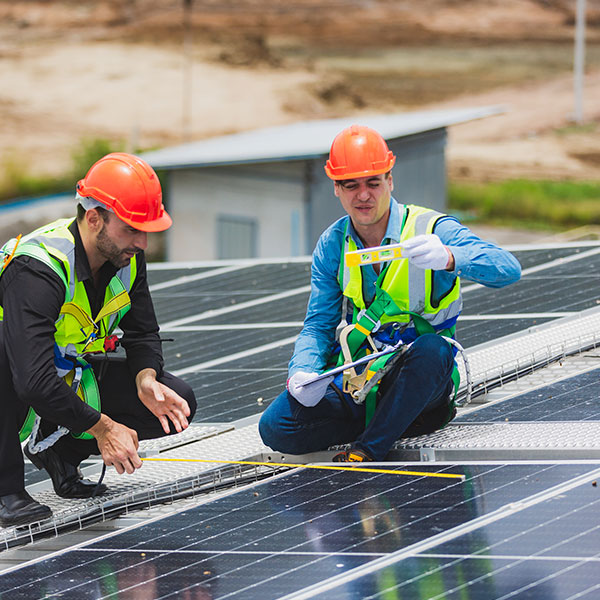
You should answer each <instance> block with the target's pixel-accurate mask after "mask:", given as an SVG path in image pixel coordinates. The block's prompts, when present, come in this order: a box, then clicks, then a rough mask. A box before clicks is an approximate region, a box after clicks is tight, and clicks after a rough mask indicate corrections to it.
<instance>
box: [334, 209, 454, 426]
mask: <svg viewBox="0 0 600 600" xmlns="http://www.w3.org/2000/svg"><path fill="white" fill-rule="evenodd" d="M444 216H445V215H443V214H442V213H439V212H437V211H434V210H431V209H428V208H423V207H420V206H414V205H406V206H405V207H404V215H403V220H402V228H401V235H400V242H403V241H405V240H407V239H409V238H411V237H413V236H416V235H422V234H428V233H432V232H433V229H434V227H435V224H436V223H437V222H438V220H439V219H440V218H442V217H444ZM355 250H357V247H356V243H355V242H354V240H353V239H352V237H351V236H350V235H349V233H348V226H346V231H345V232H344V244H343V247H342V253H341V259H340V267H339V271H338V281H339V284H340V289H341V290H342V293H343V295H344V297H345V298H346V299H347V300H346V301H345V302H344V303H343V304H344V308H343V312H344V314H343V315H342V319H343V320H345V319H346V315H347V313H348V312H349V309H348V308H346V304H348V303H349V302H350V303H351V305H352V307H353V310H352V327H349V328H348V329H349V330H350V331H349V333H347V337H345V339H344V346H345V347H346V350H347V352H346V354H345V355H344V353H343V352H342V351H341V352H340V354H339V355H338V357H337V364H338V365H342V364H344V362H348V361H349V360H350V359H351V360H356V359H358V358H360V357H361V356H362V355H364V354H366V353H369V352H370V350H369V349H367V348H365V341H368V342H370V341H371V340H373V341H375V342H377V340H378V338H379V337H384V336H382V334H381V333H380V332H381V331H382V330H381V329H380V327H382V326H385V325H390V324H395V325H394V326H395V327H396V328H399V329H400V330H402V329H403V328H405V327H407V326H409V325H410V324H411V323H412V325H413V326H414V328H415V330H416V333H417V335H422V334H424V333H437V334H441V335H445V336H450V337H454V331H455V324H456V319H457V317H458V315H459V314H460V312H461V310H462V296H461V293H460V279H459V278H458V277H457V278H456V279H455V280H454V283H453V284H452V286H451V287H450V289H449V290H448V291H447V292H446V293H445V294H444V295H443V296H441V297H437V298H436V297H435V295H434V271H432V270H429V269H427V270H425V269H421V268H419V267H415V266H414V265H412V264H410V262H409V261H408V260H405V259H397V260H393V261H390V262H389V263H388V264H387V266H386V267H385V268H383V269H382V271H381V273H380V274H379V277H378V279H377V282H376V284H375V296H374V298H373V301H372V302H371V303H370V304H369V306H367V305H366V302H365V299H364V297H363V282H362V274H361V267H360V266H358V265H357V266H354V267H348V266H347V265H346V262H345V254H346V252H350V251H355ZM348 301H349V302H348ZM385 337H387V338H388V341H389V336H387V335H385ZM373 350H375V348H373ZM392 356H393V355H392V354H390V355H387V356H383V357H381V358H379V359H378V360H376V361H375V362H374V363H373V364H372V365H369V367H368V372H367V373H366V374H365V379H366V380H368V379H369V378H370V377H371V376H372V375H373V374H375V372H376V371H377V370H379V369H381V368H383V367H384V366H385V363H386V362H387V361H388V360H389V359H390V358H391V357H392ZM452 378H453V381H454V385H455V390H456V389H457V388H458V384H459V376H458V369H457V368H455V369H454V372H453V376H452ZM376 389H377V386H375V387H373V389H372V390H370V391H369V394H368V395H367V396H366V410H367V417H366V418H367V422H368V421H369V420H370V418H371V417H372V415H373V413H374V411H375V395H376Z"/></svg>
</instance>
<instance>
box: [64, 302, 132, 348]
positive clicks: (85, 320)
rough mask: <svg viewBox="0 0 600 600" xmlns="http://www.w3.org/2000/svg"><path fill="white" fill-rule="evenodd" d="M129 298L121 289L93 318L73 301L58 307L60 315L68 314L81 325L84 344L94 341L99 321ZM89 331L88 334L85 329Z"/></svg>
mask: <svg viewBox="0 0 600 600" xmlns="http://www.w3.org/2000/svg"><path fill="white" fill-rule="evenodd" d="M130 303H131V300H130V299H129V294H128V293H127V291H126V290H123V291H122V292H120V293H119V294H117V295H116V296H113V297H112V298H111V299H110V300H109V301H108V302H107V303H106V304H105V305H104V306H103V307H102V308H101V309H100V311H99V312H98V314H97V315H96V318H95V319H92V317H90V315H89V314H88V313H87V312H86V311H85V310H84V309H83V308H82V307H81V306H79V305H78V304H75V303H74V302H67V303H65V304H63V305H62V307H61V309H60V314H61V315H69V316H71V317H73V318H74V319H75V320H76V321H77V323H79V326H80V327H81V332H82V333H83V334H84V335H85V336H86V346H87V345H88V344H89V343H91V342H92V341H94V340H95V339H96V338H97V337H98V336H97V335H96V334H97V332H98V330H99V328H100V327H99V325H98V324H99V323H100V322H101V321H102V319H104V318H105V317H108V316H111V315H114V314H116V313H118V312H119V311H121V310H123V309H124V308H126V307H127V306H129V304H130ZM90 329H91V331H90V333H89V334H87V333H86V331H89V330H90Z"/></svg>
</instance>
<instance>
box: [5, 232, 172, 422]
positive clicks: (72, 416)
mask: <svg viewBox="0 0 600 600" xmlns="http://www.w3.org/2000/svg"><path fill="white" fill-rule="evenodd" d="M69 230H70V231H71V233H72V234H73V237H74V238H75V272H76V274H77V279H78V280H79V281H81V282H83V284H84V285H85V289H86V292H87V295H88V299H89V301H90V307H91V309H92V317H93V318H95V316H96V315H97V314H98V311H99V310H100V308H101V307H102V304H103V301H104V295H105V292H106V287H107V286H108V284H109V282H110V280H111V279H112V277H113V276H114V275H115V273H116V272H117V270H118V269H117V268H116V267H115V266H114V265H112V263H110V262H108V261H107V262H106V263H104V265H103V266H102V267H101V268H100V272H99V279H98V281H99V284H98V286H97V287H96V286H95V285H94V279H93V277H92V272H91V269H90V265H89V262H88V259H87V255H86V253H85V249H84V246H83V242H82V240H81V236H80V234H79V228H78V227H77V222H76V221H73V223H72V224H71V225H70V226H69ZM136 260H137V274H136V278H135V281H134V283H133V285H132V287H131V290H130V292H129V296H130V298H131V308H130V310H129V311H128V312H127V313H126V314H125V316H124V317H123V318H122V319H121V321H120V323H119V327H120V329H121V330H122V331H123V337H122V339H121V343H122V345H123V347H124V348H125V351H126V353H127V361H128V364H129V368H130V370H131V373H132V375H133V376H134V377H135V375H136V374H137V373H138V372H139V371H141V370H142V369H145V368H152V369H154V370H155V371H156V373H157V375H158V376H161V375H162V369H163V357H162V350H161V343H160V338H159V335H158V323H157V321H156V315H155V313H154V307H153V305H152V299H151V297H150V291H149V289H148V282H147V278H146V261H145V257H144V254H143V253H141V252H140V253H139V254H138V255H137V257H136ZM64 302H65V287H64V284H63V282H62V281H61V279H60V277H59V276H58V275H57V274H56V273H55V272H54V271H53V270H52V269H51V268H50V267H48V266H47V265H45V264H44V263H42V262H41V261H40V260H37V259H35V258H31V257H29V256H17V257H15V258H14V259H13V260H12V262H11V263H10V264H9V265H8V266H7V267H6V270H5V271H4V273H3V274H2V277H0V305H1V306H2V307H3V309H4V317H3V324H2V328H3V332H2V333H3V335H2V337H3V339H4V344H5V348H6V356H7V357H8V363H9V364H8V367H9V369H10V371H11V375H12V380H13V384H14V387H15V391H16V392H17V395H18V396H19V398H21V399H22V400H23V401H25V402H27V403H28V404H29V405H31V406H32V407H33V409H34V410H35V412H36V413H37V414H38V415H40V416H41V417H42V418H47V419H49V420H50V421H52V422H54V423H58V424H60V425H63V426H65V427H67V428H68V429H70V430H72V431H85V430H87V429H89V428H90V427H92V426H93V425H95V424H96V423H97V422H98V420H99V419H100V413H99V412H98V411H96V410H94V409H93V408H91V407H90V406H88V405H87V404H85V403H84V402H82V401H81V400H80V398H79V397H78V396H77V395H76V394H75V392H74V391H73V390H72V389H71V388H70V387H69V386H68V385H67V384H66V383H65V382H64V381H63V380H62V379H61V378H60V377H58V375H57V372H56V368H55V366H54V333H55V322H56V320H57V319H58V316H59V314H60V309H61V307H62V305H63V304H64Z"/></svg>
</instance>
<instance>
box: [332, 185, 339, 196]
mask: <svg viewBox="0 0 600 600" xmlns="http://www.w3.org/2000/svg"><path fill="white" fill-rule="evenodd" d="M333 193H334V194H335V195H336V196H337V197H338V198H339V197H340V184H339V183H338V182H337V181H334V182H333Z"/></svg>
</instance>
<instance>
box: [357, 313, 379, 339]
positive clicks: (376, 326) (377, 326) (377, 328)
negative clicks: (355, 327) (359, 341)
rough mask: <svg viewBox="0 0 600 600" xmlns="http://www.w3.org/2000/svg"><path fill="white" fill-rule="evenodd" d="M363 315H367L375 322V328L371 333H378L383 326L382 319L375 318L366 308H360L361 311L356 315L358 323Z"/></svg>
mask: <svg viewBox="0 0 600 600" xmlns="http://www.w3.org/2000/svg"><path fill="white" fill-rule="evenodd" d="M363 317H366V318H367V319H369V321H371V323H373V329H371V333H376V332H377V331H379V328H380V327H381V321H379V320H377V321H375V319H373V317H372V316H371V315H370V314H369V313H368V311H367V309H366V308H363V309H361V310H360V312H359V313H358V315H357V316H356V322H357V323H358V321H360V320H361V319H362V318H363Z"/></svg>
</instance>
